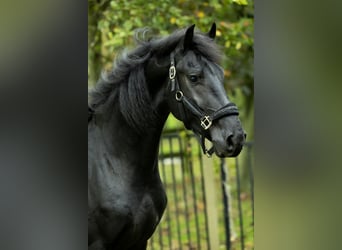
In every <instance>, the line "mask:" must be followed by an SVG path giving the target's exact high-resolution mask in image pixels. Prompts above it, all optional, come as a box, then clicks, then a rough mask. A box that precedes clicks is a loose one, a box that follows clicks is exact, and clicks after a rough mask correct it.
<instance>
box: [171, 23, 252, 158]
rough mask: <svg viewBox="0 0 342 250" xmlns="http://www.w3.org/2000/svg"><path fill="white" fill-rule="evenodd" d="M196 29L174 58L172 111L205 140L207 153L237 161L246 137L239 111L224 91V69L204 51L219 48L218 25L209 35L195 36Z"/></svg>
mask: <svg viewBox="0 0 342 250" xmlns="http://www.w3.org/2000/svg"><path fill="white" fill-rule="evenodd" d="M194 28H195V25H192V26H191V27H189V28H187V29H186V31H185V33H184V37H183V39H182V40H181V42H180V43H179V44H178V46H177V47H176V49H175V50H174V51H172V52H171V55H170V59H169V60H170V64H169V65H170V67H169V84H168V107H169V109H170V111H171V113H172V114H173V115H174V116H175V117H176V118H177V119H179V120H181V121H183V123H184V124H185V126H186V128H187V129H191V130H193V131H194V132H195V134H196V135H198V136H199V137H200V138H201V141H202V148H203V150H204V151H207V152H206V153H208V154H212V153H213V152H215V153H216V155H217V156H219V157H235V156H237V155H238V154H239V153H240V152H241V150H242V147H243V144H244V142H245V137H246V134H245V133H244V130H243V129H242V125H241V122H240V119H239V117H238V109H237V107H236V106H235V104H233V103H232V102H231V101H230V100H229V98H228V97H227V95H226V91H225V89H224V87H223V80H224V72H223V69H222V67H221V66H220V65H219V64H218V62H216V61H215V59H213V58H211V57H210V53H211V52H210V51H205V50H206V48H203V44H208V48H207V49H208V50H210V49H212V48H215V47H214V38H215V35H216V25H215V24H213V25H212V27H211V29H210V31H209V32H208V33H207V34H201V33H195V32H194ZM199 41H201V43H200V42H199ZM203 41H204V42H203ZM200 46H202V48H201V47H200ZM204 138H207V139H209V140H210V141H212V143H213V148H212V149H211V150H206V149H205V143H204Z"/></svg>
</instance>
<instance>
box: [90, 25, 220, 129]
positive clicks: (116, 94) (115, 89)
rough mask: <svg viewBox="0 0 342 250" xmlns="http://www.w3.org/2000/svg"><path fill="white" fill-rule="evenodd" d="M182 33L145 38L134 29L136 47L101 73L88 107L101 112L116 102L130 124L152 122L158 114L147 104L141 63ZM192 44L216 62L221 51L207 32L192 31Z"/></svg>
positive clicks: (167, 49)
mask: <svg viewBox="0 0 342 250" xmlns="http://www.w3.org/2000/svg"><path fill="white" fill-rule="evenodd" d="M184 34H185V29H181V30H178V31H176V32H174V33H173V34H171V35H169V36H166V37H163V38H153V39H147V29H142V30H138V31H137V32H136V33H135V41H136V43H137V47H136V48H135V49H133V50H132V51H130V52H124V53H123V54H122V55H121V57H119V58H118V59H117V60H116V62H115V64H114V66H113V69H112V70H111V71H109V72H105V73H102V75H101V78H100V79H99V81H98V82H97V85H96V86H95V87H94V89H92V90H91V91H90V93H89V99H90V100H89V104H88V105H89V108H90V109H91V110H93V112H94V113H101V112H105V110H107V109H108V108H111V107H113V106H114V105H119V107H120V110H121V113H122V115H123V116H124V118H125V119H126V121H127V123H128V124H129V125H130V126H132V127H133V128H136V129H137V130H141V129H144V128H146V127H150V126H153V124H151V123H152V122H153V121H155V119H156V118H157V116H158V115H157V113H156V112H155V110H153V107H152V105H151V100H150V94H149V92H148V87H147V83H146V80H145V72H144V66H145V64H146V63H147V62H148V60H149V59H150V58H151V56H153V55H160V56H165V55H169V54H170V53H171V52H172V51H173V50H175V49H176V47H177V46H178V45H179V44H180V42H181V41H182V39H183V37H184ZM193 44H194V47H193V49H194V50H196V51H197V52H198V53H199V54H201V55H202V56H203V57H205V58H206V59H207V60H209V61H211V62H214V63H220V60H221V53H220V51H219V49H218V47H217V45H216V44H215V43H214V42H213V41H212V39H210V38H209V37H208V36H207V35H204V34H202V33H199V32H195V33H194V37H193ZM148 121H150V122H148Z"/></svg>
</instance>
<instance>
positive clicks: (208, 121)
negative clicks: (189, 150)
mask: <svg viewBox="0 0 342 250" xmlns="http://www.w3.org/2000/svg"><path fill="white" fill-rule="evenodd" d="M170 59H171V65H170V68H169V80H170V91H171V93H172V92H175V95H174V98H175V99H176V101H177V102H178V103H179V104H181V106H182V107H180V109H179V110H180V114H181V116H182V120H183V122H184V124H185V126H186V127H187V128H189V126H188V124H187V122H188V121H187V119H186V113H185V109H186V110H187V111H189V112H190V113H192V114H193V115H194V116H195V117H197V118H198V119H199V124H200V126H201V128H202V130H200V131H196V130H197V129H196V130H195V129H192V130H193V131H194V133H195V135H196V136H197V137H198V138H199V139H200V143H201V147H202V150H203V153H205V154H206V155H207V156H208V157H211V155H212V154H213V153H214V147H211V148H210V149H207V148H206V146H205V138H206V137H205V135H204V133H203V132H204V131H206V130H208V129H209V128H210V127H211V125H212V123H213V122H214V121H216V120H219V119H221V118H223V117H225V116H232V115H239V111H238V109H237V107H236V105H235V104H234V103H228V104H227V105H225V106H223V107H221V108H220V109H218V110H216V111H214V112H212V113H210V114H208V113H206V112H205V111H204V110H203V109H202V108H200V107H199V106H198V105H197V104H196V103H194V102H191V101H190V99H188V98H187V97H186V96H184V94H183V92H182V90H181V88H180V86H179V84H178V81H177V78H176V73H177V72H176V66H175V59H174V52H172V53H171V55H170Z"/></svg>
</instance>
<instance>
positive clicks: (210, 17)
mask: <svg viewBox="0 0 342 250" xmlns="http://www.w3.org/2000/svg"><path fill="white" fill-rule="evenodd" d="M88 1H89V5H88V6H89V7H88V8H89V9H88V20H89V21H88V80H89V85H90V86H94V85H95V83H96V81H97V78H98V76H99V74H100V71H101V70H103V69H109V68H111V67H112V63H113V59H114V57H115V56H116V55H117V54H118V53H120V51H122V50H123V49H124V48H126V47H128V48H131V47H133V46H134V44H133V38H132V35H133V34H134V30H135V29H137V28H142V27H150V28H151V29H152V31H153V32H154V33H155V34H157V35H161V36H162V35H167V34H169V33H171V32H172V31H174V30H176V29H178V28H185V27H188V26H190V25H191V24H196V27H197V28H199V29H200V30H201V31H203V32H207V31H208V30H209V28H210V26H211V24H212V23H213V22H216V24H217V38H216V41H217V43H218V44H219V45H220V46H221V47H222V49H223V53H224V55H225V58H224V61H223V65H222V66H223V68H224V69H225V88H226V90H227V91H228V94H229V95H230V96H232V95H233V96H234V95H237V97H238V98H240V99H241V98H242V100H243V108H242V109H241V106H240V111H241V113H242V116H244V115H245V116H247V115H248V114H249V113H250V111H251V110H252V109H253V106H252V105H253V56H254V50H253V44H254V38H253V33H254V29H253V25H254V17H253V8H254V2H253V0H248V1H247V0H209V1H185V0H173V1H171V0H152V1H144V0H135V1H127V0H88ZM233 101H235V100H234V98H233Z"/></svg>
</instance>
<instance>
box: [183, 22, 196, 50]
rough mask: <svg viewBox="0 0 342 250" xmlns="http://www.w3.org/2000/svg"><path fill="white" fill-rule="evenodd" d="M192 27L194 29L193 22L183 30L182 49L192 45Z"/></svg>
mask: <svg viewBox="0 0 342 250" xmlns="http://www.w3.org/2000/svg"><path fill="white" fill-rule="evenodd" d="M194 29H195V24H193V25H191V26H190V27H189V28H187V30H186V32H185V37H184V44H183V48H184V51H185V50H188V49H190V48H191V47H192V38H193V37H194Z"/></svg>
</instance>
